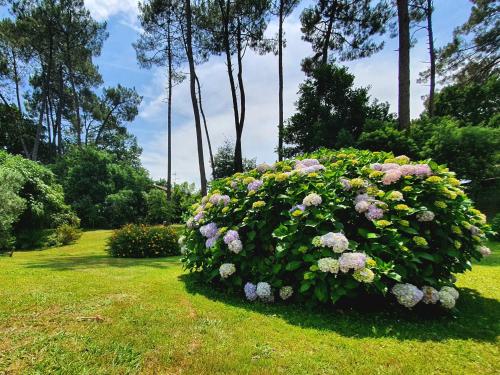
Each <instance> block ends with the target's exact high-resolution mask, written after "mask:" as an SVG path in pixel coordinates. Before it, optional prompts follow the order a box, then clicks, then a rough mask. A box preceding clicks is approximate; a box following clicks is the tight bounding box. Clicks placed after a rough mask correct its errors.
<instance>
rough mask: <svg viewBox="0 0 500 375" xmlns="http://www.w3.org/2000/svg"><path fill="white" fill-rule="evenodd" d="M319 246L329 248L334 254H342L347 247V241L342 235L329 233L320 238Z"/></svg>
mask: <svg viewBox="0 0 500 375" xmlns="http://www.w3.org/2000/svg"><path fill="white" fill-rule="evenodd" d="M320 241H321V246H325V247H329V248H331V249H332V250H333V251H334V252H336V253H343V252H344V251H346V250H347V249H348V247H349V240H348V239H347V237H346V236H344V235H343V234H342V233H333V232H329V233H327V234H325V235H323V236H321V237H320Z"/></svg>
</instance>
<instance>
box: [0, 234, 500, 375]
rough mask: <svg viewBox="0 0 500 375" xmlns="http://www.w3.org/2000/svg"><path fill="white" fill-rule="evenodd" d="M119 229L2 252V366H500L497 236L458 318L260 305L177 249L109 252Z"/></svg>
mask: <svg viewBox="0 0 500 375" xmlns="http://www.w3.org/2000/svg"><path fill="white" fill-rule="evenodd" d="M109 234H110V232H109V231H94V232H86V233H84V235H83V237H82V238H81V239H80V240H79V241H78V243H76V244H74V245H70V246H65V247H59V248H54V249H49V250H44V251H30V252H16V253H14V256H13V257H12V258H8V257H0V335H1V336H0V374H1V373H2V372H6V373H9V374H10V373H14V374H16V373H20V374H25V373H33V374H48V373H59V374H126V373H145V374H158V373H166V374H170V373H184V374H218V373H227V374H242V373H243V374H246V373H252V374H273V373H287V374H323V373H332V374H333V373H335V374H349V373H353V374H354V373H355V374H465V373H478V374H479V373H481V374H487V373H491V374H493V373H498V370H499V366H500V363H499V360H498V356H499V353H498V351H499V350H498V332H499V326H498V317H499V316H500V289H499V285H500V283H499V282H500V273H499V271H500V267H499V265H500V246H499V244H498V243H495V244H493V243H492V244H491V245H492V248H494V254H493V255H492V256H491V257H490V258H489V259H487V260H486V261H484V262H483V263H482V264H479V265H475V267H474V270H473V271H472V272H468V273H467V274H465V275H461V276H459V281H458V286H459V287H460V293H461V297H460V299H459V302H458V309H459V312H458V313H457V315H456V316H455V317H453V316H451V315H447V314H444V313H442V312H439V311H436V310H432V311H427V312H426V311H420V310H419V311H418V314H417V312H408V311H405V310H403V309H400V308H399V307H390V308H387V307H385V306H382V307H379V306H362V307H357V308H349V307H346V306H343V307H337V308H335V309H331V308H330V309H313V310H307V309H304V308H303V307H301V306H297V305H279V304H278V305H262V304H258V303H257V304H250V303H247V302H245V301H242V299H241V298H239V297H226V296H224V295H223V294H222V293H220V292H218V291H215V290H213V289H212V288H210V287H207V286H204V285H200V284H198V283H196V282H195V281H194V280H193V278H192V277H190V276H187V275H186V273H185V272H184V271H183V270H182V266H181V264H180V261H179V258H178V257H173V258H162V259H146V260H142V259H141V260H138V259H114V258H109V257H108V255H107V254H106V253H105V251H104V248H105V242H106V238H107V237H108V236H109ZM371 303H373V301H366V304H371ZM97 316H98V317H100V318H102V319H103V321H102V322H96V321H92V320H81V319H79V318H93V317H97Z"/></svg>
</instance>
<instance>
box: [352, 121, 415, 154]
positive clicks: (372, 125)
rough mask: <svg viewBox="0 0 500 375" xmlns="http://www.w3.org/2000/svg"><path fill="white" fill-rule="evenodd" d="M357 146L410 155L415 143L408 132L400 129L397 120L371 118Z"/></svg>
mask: <svg viewBox="0 0 500 375" xmlns="http://www.w3.org/2000/svg"><path fill="white" fill-rule="evenodd" d="M357 147H358V148H360V149H366V150H372V151H389V152H394V153H396V154H406V155H410V154H411V153H412V151H413V150H414V149H415V144H414V142H413V140H412V139H411V138H410V137H409V136H408V134H407V133H406V132H404V131H400V130H399V129H398V127H397V123H396V122H389V121H376V120H370V121H367V124H366V125H365V129H364V131H363V133H361V135H360V136H359V138H358V140H357Z"/></svg>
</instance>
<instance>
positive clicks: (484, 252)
mask: <svg viewBox="0 0 500 375" xmlns="http://www.w3.org/2000/svg"><path fill="white" fill-rule="evenodd" d="M476 249H477V251H479V252H480V253H481V255H482V256H483V257H487V256H488V255H491V250H490V248H489V247H486V246H478V247H477V248H476Z"/></svg>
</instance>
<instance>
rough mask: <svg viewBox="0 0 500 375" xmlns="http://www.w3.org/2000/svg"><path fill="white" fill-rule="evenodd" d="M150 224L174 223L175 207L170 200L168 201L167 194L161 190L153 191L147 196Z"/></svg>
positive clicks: (147, 216)
mask: <svg viewBox="0 0 500 375" xmlns="http://www.w3.org/2000/svg"><path fill="white" fill-rule="evenodd" d="M146 205H147V215H146V221H147V222H148V224H163V223H170V224H171V223H173V216H174V212H173V211H174V209H173V208H174V207H173V204H172V202H171V201H170V200H167V196H166V194H165V192H163V191H162V190H159V189H152V190H150V191H149V192H148V193H147V194H146Z"/></svg>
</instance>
